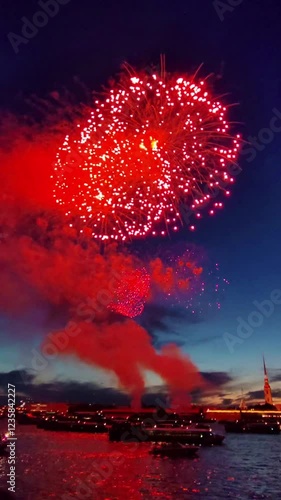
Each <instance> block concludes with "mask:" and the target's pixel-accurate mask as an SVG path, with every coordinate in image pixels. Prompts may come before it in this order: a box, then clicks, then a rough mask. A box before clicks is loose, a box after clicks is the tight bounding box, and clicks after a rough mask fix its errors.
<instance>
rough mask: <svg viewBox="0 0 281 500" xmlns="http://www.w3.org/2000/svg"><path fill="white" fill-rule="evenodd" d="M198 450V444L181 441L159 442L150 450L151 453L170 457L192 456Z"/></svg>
mask: <svg viewBox="0 0 281 500" xmlns="http://www.w3.org/2000/svg"><path fill="white" fill-rule="evenodd" d="M198 450H199V446H192V445H184V444H181V443H160V444H158V445H155V446H153V448H151V450H150V452H149V453H150V454H151V455H157V456H159V455H160V456H165V457H171V458H185V457H189V458H192V457H194V456H195V455H196V454H197V453H198Z"/></svg>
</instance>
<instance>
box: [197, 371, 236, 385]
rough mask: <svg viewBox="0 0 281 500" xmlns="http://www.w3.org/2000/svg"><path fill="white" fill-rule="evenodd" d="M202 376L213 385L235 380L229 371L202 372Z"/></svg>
mask: <svg viewBox="0 0 281 500" xmlns="http://www.w3.org/2000/svg"><path fill="white" fill-rule="evenodd" d="M201 375H202V377H203V378H204V379H205V380H206V381H207V382H209V383H210V384H212V385H215V386H217V387H221V386H223V385H225V384H228V383H229V382H232V381H233V378H232V377H231V376H230V375H229V374H228V373H227V372H201Z"/></svg>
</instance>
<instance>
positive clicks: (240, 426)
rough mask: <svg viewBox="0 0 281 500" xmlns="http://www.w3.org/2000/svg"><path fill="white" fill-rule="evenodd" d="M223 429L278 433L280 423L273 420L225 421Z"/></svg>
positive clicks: (239, 432) (245, 432) (239, 431)
mask: <svg viewBox="0 0 281 500" xmlns="http://www.w3.org/2000/svg"><path fill="white" fill-rule="evenodd" d="M224 427H225V431H226V432H233V433H238V434H243V433H244V434H280V425H279V424H277V423H273V422H245V421H243V420H237V421H236V422H227V423H225V426H224Z"/></svg>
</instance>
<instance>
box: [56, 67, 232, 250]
mask: <svg viewBox="0 0 281 500" xmlns="http://www.w3.org/2000/svg"><path fill="white" fill-rule="evenodd" d="M238 149H239V135H237V136H236V137H234V138H232V137H231V136H230V133H229V125H228V123H227V120H226V108H225V107H224V106H223V105H222V104H221V103H220V102H218V100H217V99H216V98H214V97H213V96H212V95H211V94H210V92H209V91H208V90H207V89H206V82H205V81H198V82H196V81H195V80H194V78H190V79H188V78H179V77H177V76H174V75H166V76H165V79H161V77H160V76H159V75H152V76H150V75H147V74H145V73H141V74H139V75H137V74H136V75H135V76H133V77H131V76H129V75H123V77H122V78H121V80H120V82H119V83H116V84H115V85H114V86H113V88H111V89H110V90H108V91H107V92H105V94H104V95H103V96H102V98H101V99H100V100H96V101H95V105H94V107H93V109H92V111H91V113H90V116H88V118H87V120H85V122H84V123H83V124H80V123H79V124H78V125H77V129H76V132H75V133H74V134H73V135H71V136H70V135H67V136H66V137H65V140H64V142H63V144H62V146H61V147H60V148H59V150H58V152H57V157H56V164H55V168H54V173H53V175H52V180H53V182H54V190H53V194H54V197H55V200H56V203H57V205H58V206H60V207H61V209H62V210H63V211H64V213H65V215H66V217H67V218H68V220H69V224H70V225H75V226H77V227H78V229H79V231H80V232H83V231H85V229H86V228H87V230H88V229H89V228H91V232H92V235H93V237H94V238H96V239H101V240H112V239H113V240H121V241H125V240H127V239H132V238H137V237H144V236H145V235H147V234H151V235H156V234H157V235H159V234H160V235H165V234H167V232H168V231H178V230H179V226H180V224H181V215H180V206H181V205H182V204H184V205H185V207H188V208H190V209H191V210H192V211H193V212H195V214H196V216H197V217H199V216H200V210H202V208H204V206H206V205H207V204H208V205H209V207H210V203H209V202H210V201H211V198H212V197H211V194H210V193H211V191H212V190H221V191H224V192H225V193H226V194H228V193H229V191H228V190H226V185H228V184H231V183H232V182H233V178H232V177H231V176H230V175H229V173H228V167H229V165H231V164H233V163H235V162H236V159H237V155H238ZM221 206H222V203H218V202H216V203H215V204H213V205H212V206H211V208H210V210H209V212H210V214H211V215H212V214H213V213H214V210H215V209H216V208H220V207H221ZM193 228H194V226H190V229H193Z"/></svg>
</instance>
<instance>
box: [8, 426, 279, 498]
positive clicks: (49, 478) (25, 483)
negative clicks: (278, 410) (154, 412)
mask: <svg viewBox="0 0 281 500" xmlns="http://www.w3.org/2000/svg"><path fill="white" fill-rule="evenodd" d="M5 426H6V423H5V422H4V421H2V422H1V427H0V430H2V429H4V430H5ZM17 437H18V440H17V457H18V462H17V482H16V494H15V495H13V498H14V499H15V500H43V499H56V500H60V499H61V500H71V499H72V500H73V499H85V500H86V499H93V500H94V499H95V500H123V499H124V500H138V499H154V498H156V499H159V500H164V499H165V500H166V499H204V498H206V499H210V500H219V499H222V500H225V499H227V498H231V499H236V498H237V499H243V500H246V499H272V500H280V499H281V435H280V436H258V435H257V436H255V435H252V436H251V435H239V434H238V435H231V434H228V435H227V436H226V440H225V444H224V445H223V446H221V447H215V448H203V449H201V450H200V451H199V455H198V459H193V460H190V459H168V458H166V459H163V458H157V457H153V456H151V455H149V454H148V450H149V448H150V446H151V445H150V444H145V443H142V444H138V445H137V446H136V445H135V444H130V445H125V444H124V443H110V442H108V438H107V436H106V435H93V434H75V433H73V434H72V433H55V432H47V431H43V430H39V429H37V428H35V427H33V426H26V427H25V426H18V427H17ZM7 470H8V464H7V457H0V488H3V489H5V490H6V491H7V484H6V481H7V477H6V474H7ZM2 498H3V497H2V495H1V492H0V499H2Z"/></svg>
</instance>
